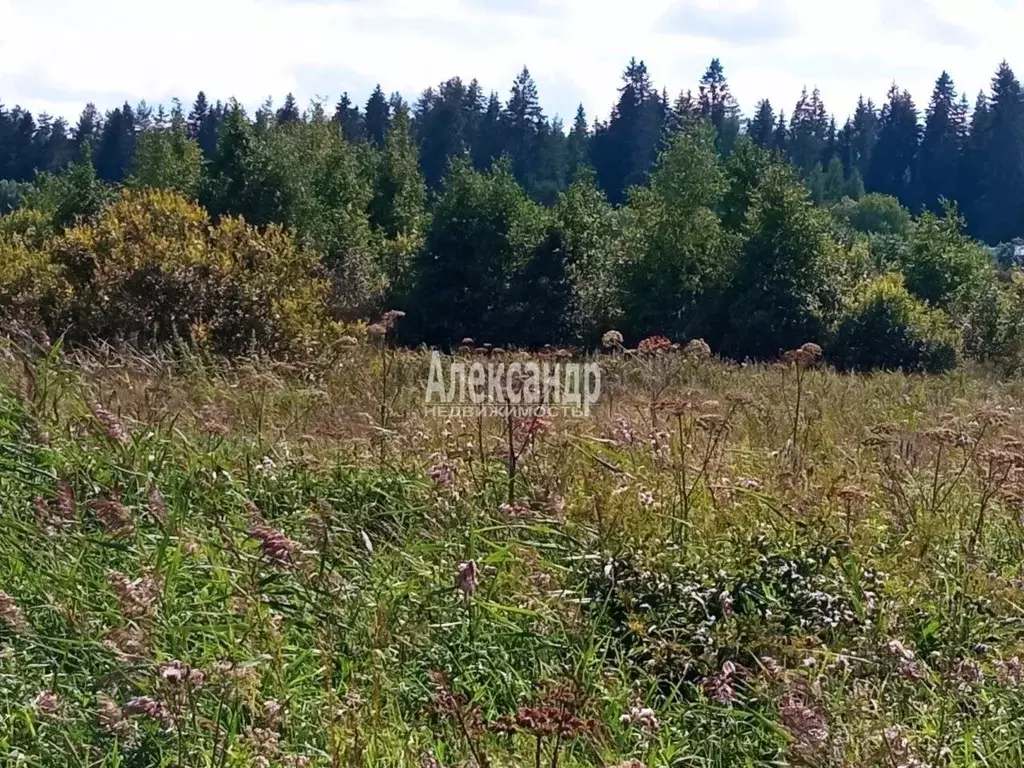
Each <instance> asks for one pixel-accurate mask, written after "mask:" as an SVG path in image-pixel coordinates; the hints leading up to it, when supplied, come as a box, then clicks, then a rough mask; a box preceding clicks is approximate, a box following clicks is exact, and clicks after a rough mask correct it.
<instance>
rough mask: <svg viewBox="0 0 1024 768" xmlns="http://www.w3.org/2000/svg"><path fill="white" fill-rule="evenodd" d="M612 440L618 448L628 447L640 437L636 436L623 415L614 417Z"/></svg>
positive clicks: (638, 440)
mask: <svg viewBox="0 0 1024 768" xmlns="http://www.w3.org/2000/svg"><path fill="white" fill-rule="evenodd" d="M612 440H613V441H614V443H615V445H616V446H618V447H619V448H629V447H630V446H632V445H636V444H637V443H639V442H640V439H639V438H638V437H637V436H636V431H635V430H634V429H633V425H632V424H631V423H630V421H629V419H627V418H626V417H625V416H618V417H616V419H615V427H614V429H613V430H612Z"/></svg>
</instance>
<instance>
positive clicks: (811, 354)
mask: <svg viewBox="0 0 1024 768" xmlns="http://www.w3.org/2000/svg"><path fill="white" fill-rule="evenodd" d="M782 362H783V363H785V364H787V365H797V366H800V365H802V366H804V367H805V368H810V367H813V366H815V365H817V364H818V363H819V362H821V347H819V346H818V345H817V344H813V343H807V344H804V345H803V346H802V347H800V348H799V349H791V350H789V351H788V352H785V353H783V355H782Z"/></svg>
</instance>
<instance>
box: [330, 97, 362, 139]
mask: <svg viewBox="0 0 1024 768" xmlns="http://www.w3.org/2000/svg"><path fill="white" fill-rule="evenodd" d="M334 122H335V123H336V124H337V125H338V130H340V131H341V135H342V136H343V137H344V138H345V140H346V141H360V140H361V139H362V138H363V116H362V115H361V114H359V107H357V106H354V105H353V104H352V99H350V98H349V96H348V91H346V92H345V93H343V94H341V98H340V99H338V105H337V106H336V107H335V109H334Z"/></svg>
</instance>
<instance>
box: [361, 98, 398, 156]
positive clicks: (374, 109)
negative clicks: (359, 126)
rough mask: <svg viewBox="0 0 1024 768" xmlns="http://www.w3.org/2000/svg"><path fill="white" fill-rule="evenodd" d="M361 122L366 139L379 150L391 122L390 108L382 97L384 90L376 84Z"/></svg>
mask: <svg viewBox="0 0 1024 768" xmlns="http://www.w3.org/2000/svg"><path fill="white" fill-rule="evenodd" d="M363 114H364V119H363V122H364V124H365V126H366V138H367V139H369V141H370V143H371V144H373V146H375V147H377V148H378V149H380V148H381V147H383V146H384V140H385V138H386V137H387V134H388V126H389V124H390V121H391V106H390V104H388V100H387V99H386V98H385V97H384V90H383V89H382V88H381V87H380V85H379V84H378V85H377V87H376V88H374V89H373V93H372V94H370V98H369V99H368V100H367V102H366V109H365V111H364V113H363Z"/></svg>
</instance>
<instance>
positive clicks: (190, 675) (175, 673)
mask: <svg viewBox="0 0 1024 768" xmlns="http://www.w3.org/2000/svg"><path fill="white" fill-rule="evenodd" d="M160 677H162V678H163V679H164V680H165V681H167V683H169V684H170V685H171V686H173V687H179V686H182V687H186V688H201V687H202V685H203V683H205V682H206V674H205V673H204V672H203V671H202V670H199V669H194V668H192V667H190V666H189V665H188V664H185V663H184V662H181V661H177V660H174V661H168V662H165V663H163V664H161V665H160Z"/></svg>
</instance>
